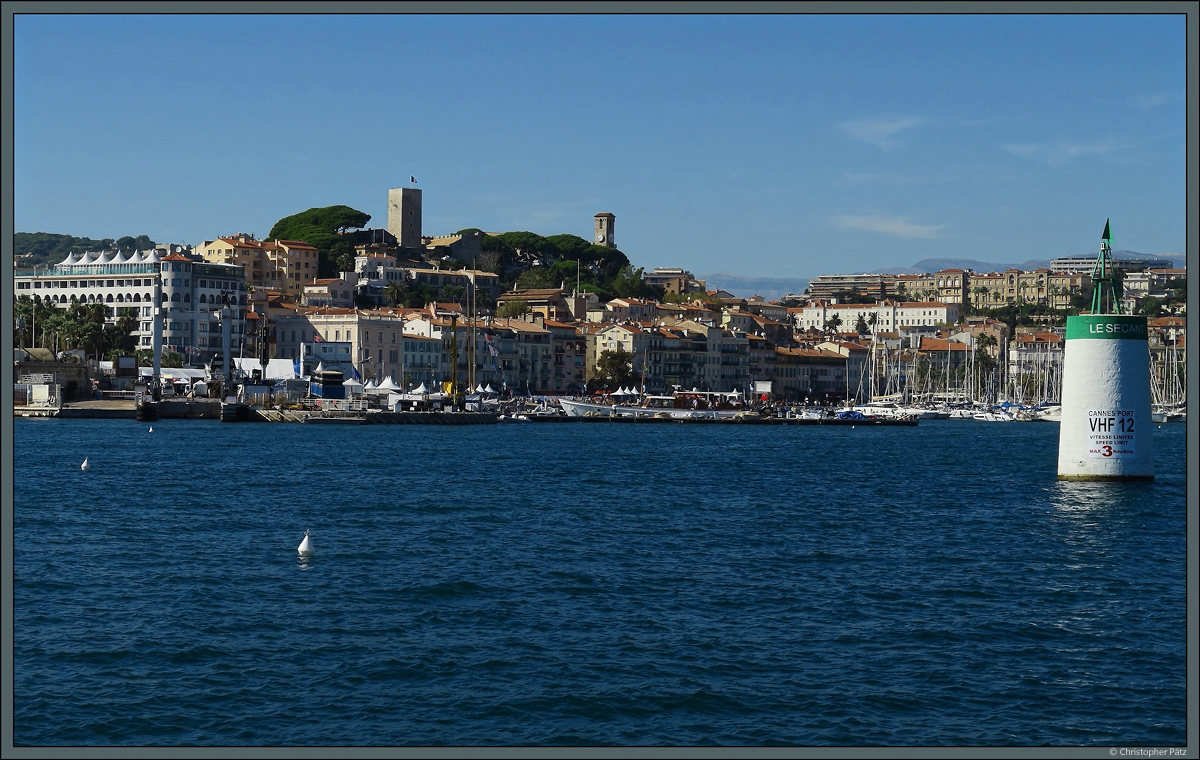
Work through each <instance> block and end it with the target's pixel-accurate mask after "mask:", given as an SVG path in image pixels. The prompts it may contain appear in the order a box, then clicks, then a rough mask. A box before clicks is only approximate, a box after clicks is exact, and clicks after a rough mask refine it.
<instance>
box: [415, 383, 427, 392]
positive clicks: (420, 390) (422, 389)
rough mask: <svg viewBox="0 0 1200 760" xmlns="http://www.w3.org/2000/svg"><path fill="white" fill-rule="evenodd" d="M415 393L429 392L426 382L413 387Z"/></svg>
mask: <svg viewBox="0 0 1200 760" xmlns="http://www.w3.org/2000/svg"><path fill="white" fill-rule="evenodd" d="M413 393H429V389H428V388H426V387H425V383H421V384H420V385H418V386H417V387H416V388H413Z"/></svg>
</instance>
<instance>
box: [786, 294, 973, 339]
mask: <svg viewBox="0 0 1200 760" xmlns="http://www.w3.org/2000/svg"><path fill="white" fill-rule="evenodd" d="M788 312H789V314H790V316H791V317H792V318H793V320H795V328H796V329H797V330H800V331H805V330H809V329H815V330H818V331H824V330H826V329H827V325H828V324H829V322H830V320H832V319H833V317H834V316H835V315H836V316H837V317H838V318H839V320H840V321H839V323H838V327H837V329H838V331H839V332H850V331H851V330H853V329H854V327H855V325H856V324H858V318H859V317H860V316H861V317H862V318H863V321H865V322H866V323H867V325H868V329H870V330H871V331H873V332H895V331H896V330H898V329H899V328H901V327H913V326H930V327H932V326H936V325H943V324H957V323H958V317H959V307H958V306H957V305H956V304H947V303H937V302H930V301H904V302H896V301H890V300H885V301H881V302H880V303H874V304H858V303H854V304H850V303H847V304H830V303H827V302H825V301H814V302H813V303H812V304H810V305H809V306H805V307H802V308H796V309H789V310H788ZM872 315H874V318H875V324H874V325H872V324H871V319H872Z"/></svg>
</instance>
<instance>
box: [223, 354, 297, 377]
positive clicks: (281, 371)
mask: <svg viewBox="0 0 1200 760" xmlns="http://www.w3.org/2000/svg"><path fill="white" fill-rule="evenodd" d="M233 361H234V364H235V366H236V367H237V369H238V371H240V372H242V373H243V374H245V375H246V376H250V375H252V374H253V373H254V372H255V370H261V369H262V362H260V361H259V360H258V359H254V358H246V357H236V356H235V357H234V358H233ZM295 377H296V365H295V364H294V363H293V361H292V360H291V359H268V360H267V372H266V379H267V380H292V379H294V378H295Z"/></svg>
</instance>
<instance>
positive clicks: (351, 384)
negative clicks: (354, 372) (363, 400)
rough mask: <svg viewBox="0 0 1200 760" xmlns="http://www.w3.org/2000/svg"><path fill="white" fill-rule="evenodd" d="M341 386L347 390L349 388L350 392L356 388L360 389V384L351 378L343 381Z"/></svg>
mask: <svg viewBox="0 0 1200 760" xmlns="http://www.w3.org/2000/svg"><path fill="white" fill-rule="evenodd" d="M342 385H344V386H346V387H347V388H349V389H351V390H355V389H356V388H361V387H362V383H360V382H358V381H357V380H355V379H354V378H352V377H348V378H346V379H345V380H343V381H342Z"/></svg>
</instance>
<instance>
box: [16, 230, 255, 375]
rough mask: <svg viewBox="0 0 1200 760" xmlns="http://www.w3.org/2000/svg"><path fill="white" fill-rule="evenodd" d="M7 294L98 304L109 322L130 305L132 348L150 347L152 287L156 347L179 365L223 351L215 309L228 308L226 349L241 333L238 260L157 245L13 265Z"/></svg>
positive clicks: (53, 302) (62, 303) (242, 285)
mask: <svg viewBox="0 0 1200 760" xmlns="http://www.w3.org/2000/svg"><path fill="white" fill-rule="evenodd" d="M14 288H15V295H16V296H17V297H18V298H19V297H20V296H22V295H28V296H30V297H31V298H33V300H34V301H36V302H38V303H40V304H43V305H48V306H53V307H56V308H61V309H66V308H70V306H71V304H72V303H102V304H104V305H105V306H107V307H108V310H109V318H110V319H112V320H113V321H115V320H116V317H117V316H118V315H119V313H120V310H121V309H127V308H132V309H136V310H137V316H138V317H139V320H138V329H137V330H136V331H135V332H134V336H135V338H136V339H137V347H138V348H139V349H150V348H151V347H152V338H153V334H154V330H153V316H154V307H155V305H156V302H155V293H156V292H158V293H159V298H160V300H159V301H158V305H160V306H161V307H162V311H161V315H162V319H163V331H162V336H163V338H162V342H163V350H164V351H178V352H179V353H181V354H183V355H184V363H185V364H202V363H205V362H208V361H209V360H211V359H212V358H213V356H214V355H215V354H216V353H218V352H221V351H223V350H224V349H225V348H226V347H225V346H224V344H223V338H222V325H221V316H220V311H221V308H222V307H223V306H225V305H229V306H231V307H233V315H232V317H231V323H230V335H231V339H232V342H233V345H232V346H230V347H229V348H230V350H231V353H233V354H236V353H238V352H239V350H240V349H241V341H242V337H243V335H244V333H245V324H246V320H245V312H246V281H245V275H244V273H243V270H242V267H241V266H238V265H235V264H214V263H208V262H204V261H200V260H199V259H198V257H189V256H185V255H183V254H180V253H170V254H166V255H163V254H162V253H161V252H160V251H157V250H151V251H142V252H134V253H119V252H116V251H100V252H91V253H84V254H71V255H69V256H67V258H65V259H63V260H62V261H61V262H60V263H58V264H56V265H54V266H52V267H50V268H48V269H35V270H17V272H16V274H15V277H14Z"/></svg>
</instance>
